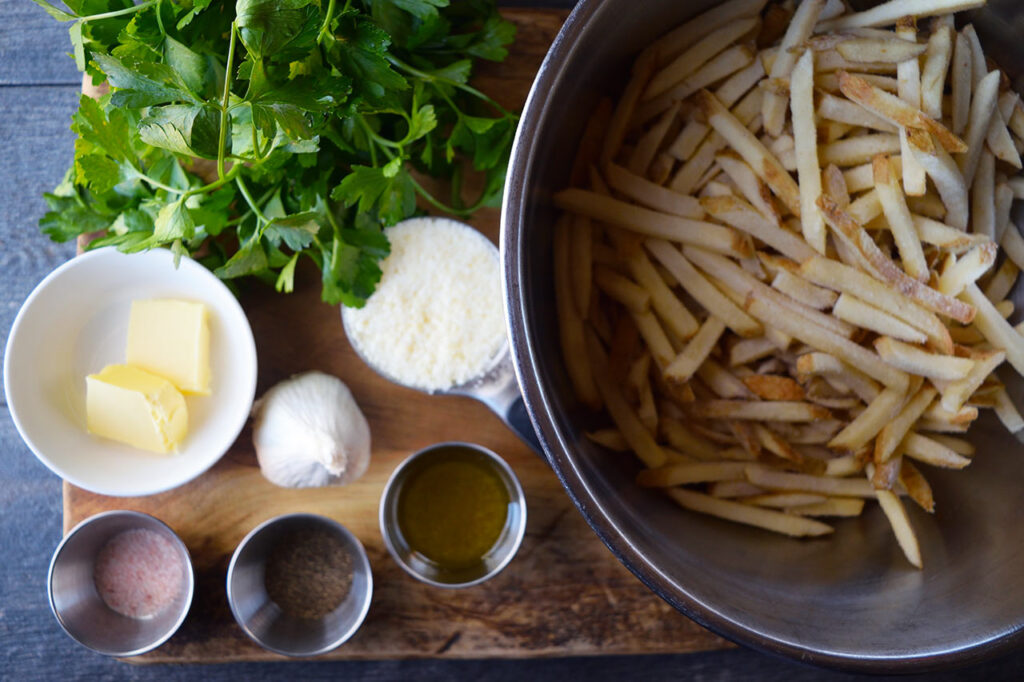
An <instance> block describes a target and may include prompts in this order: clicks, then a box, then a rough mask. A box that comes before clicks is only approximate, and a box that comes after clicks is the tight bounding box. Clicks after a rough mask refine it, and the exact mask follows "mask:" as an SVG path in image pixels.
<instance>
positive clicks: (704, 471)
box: [636, 462, 747, 488]
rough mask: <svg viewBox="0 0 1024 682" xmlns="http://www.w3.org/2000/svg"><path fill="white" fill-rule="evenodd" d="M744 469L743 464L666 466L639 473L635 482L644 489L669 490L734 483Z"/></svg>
mask: <svg viewBox="0 0 1024 682" xmlns="http://www.w3.org/2000/svg"><path fill="white" fill-rule="evenodd" d="M746 467H747V465H746V464H744V463H743V462H697V463H695V464H667V465H665V466H661V467H658V468H656V469H645V470H643V471H641V472H640V473H638V474H637V476H636V482H637V483H638V484H639V485H642V486H644V487H645V488H671V487H673V486H677V485H689V484H692V483H710V482H712V481H735V480H737V479H739V478H742V477H743V472H744V470H745V469H746Z"/></svg>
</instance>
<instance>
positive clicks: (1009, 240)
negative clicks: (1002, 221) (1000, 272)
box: [999, 224, 1024, 268]
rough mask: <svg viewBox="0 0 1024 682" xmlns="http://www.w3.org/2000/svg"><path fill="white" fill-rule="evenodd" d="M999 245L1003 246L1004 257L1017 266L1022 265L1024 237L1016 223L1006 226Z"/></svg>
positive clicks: (1023, 263)
mask: <svg viewBox="0 0 1024 682" xmlns="http://www.w3.org/2000/svg"><path fill="white" fill-rule="evenodd" d="M999 245H1000V246H1002V247H1003V251H1004V252H1005V253H1006V257H1007V258H1008V259H1010V260H1011V261H1013V262H1014V264H1015V265H1016V266H1017V267H1018V268H1019V267H1022V266H1024V237H1022V236H1021V234H1020V229H1019V228H1018V227H1017V226H1016V225H1013V224H1010V225H1008V226H1007V227H1006V229H1005V231H1004V232H1003V236H1002V239H1000V240H999Z"/></svg>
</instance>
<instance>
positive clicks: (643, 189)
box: [605, 163, 704, 220]
mask: <svg viewBox="0 0 1024 682" xmlns="http://www.w3.org/2000/svg"><path fill="white" fill-rule="evenodd" d="M605 177H606V178H607V180H608V184H609V185H610V186H611V187H612V189H614V190H616V191H617V192H621V193H622V194H623V195H625V196H627V197H629V198H630V199H633V200H634V201H636V202H638V203H640V204H642V205H644V206H646V207H647V208H650V209H653V210H655V211H660V212H662V213H668V214H671V215H677V216H679V217H681V218H690V219H693V220H699V219H700V218H702V217H704V209H702V208H701V207H700V201H698V200H697V199H695V198H693V197H690V196H686V195H683V194H678V193H676V192H673V191H672V190H670V189H667V188H665V187H662V186H661V185H658V184H656V183H653V182H651V181H650V180H648V179H646V178H644V177H642V176H640V175H637V174H635V173H632V172H630V171H628V170H626V169H625V168H623V167H622V166H619V165H617V164H615V163H609V164H608V165H607V166H606V167H605Z"/></svg>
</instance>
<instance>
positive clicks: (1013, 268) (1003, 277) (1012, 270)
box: [985, 258, 1020, 303]
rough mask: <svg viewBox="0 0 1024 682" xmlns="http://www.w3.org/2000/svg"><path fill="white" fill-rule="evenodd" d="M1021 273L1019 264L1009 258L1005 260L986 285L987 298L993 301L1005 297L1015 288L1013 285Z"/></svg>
mask: <svg viewBox="0 0 1024 682" xmlns="http://www.w3.org/2000/svg"><path fill="white" fill-rule="evenodd" d="M1019 275H1020V268H1019V267H1017V264H1016V263H1014V262H1013V261H1012V260H1010V259H1009V258H1007V259H1006V260H1004V261H1003V264H1002V265H1000V266H999V269H998V270H996V273H995V274H994V275H992V279H990V280H989V281H988V284H987V285H985V298H987V299H988V300H990V301H992V302H993V303H995V302H996V301H1002V300H1003V299H1005V298H1006V297H1007V296H1008V295H1009V293H1010V290H1011V289H1013V285H1014V284H1016V283H1017V277H1018V276H1019Z"/></svg>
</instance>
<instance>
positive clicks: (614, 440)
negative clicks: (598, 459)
mask: <svg viewBox="0 0 1024 682" xmlns="http://www.w3.org/2000/svg"><path fill="white" fill-rule="evenodd" d="M586 436H587V440H589V441H591V442H593V443H597V444H598V445H601V446H603V447H606V448H608V449H609V450H614V451H615V452H629V443H627V442H626V439H625V438H623V437H622V433H620V432H619V430H618V429H598V430H597V431H587V432H586Z"/></svg>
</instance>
